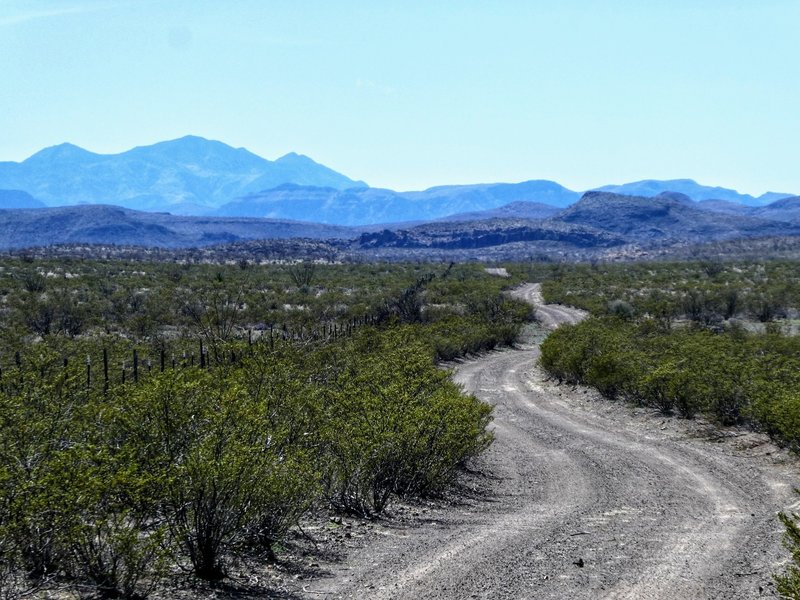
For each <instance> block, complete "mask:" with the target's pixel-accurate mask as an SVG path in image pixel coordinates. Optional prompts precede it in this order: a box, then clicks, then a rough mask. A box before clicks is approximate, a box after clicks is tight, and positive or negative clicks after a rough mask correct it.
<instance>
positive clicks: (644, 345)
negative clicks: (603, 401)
mask: <svg viewBox="0 0 800 600" xmlns="http://www.w3.org/2000/svg"><path fill="white" fill-rule="evenodd" d="M541 363H542V365H543V366H544V368H545V369H546V370H547V371H548V373H550V375H552V376H553V377H555V378H556V379H558V380H559V381H564V382H568V383H583V384H587V385H591V386H594V387H596V388H597V389H598V390H599V391H600V392H601V393H603V394H604V395H605V396H607V397H609V398H621V399H624V400H627V401H631V402H635V403H639V404H642V405H648V406H653V407H655V408H657V409H659V410H660V411H662V412H663V413H665V414H669V413H673V412H676V413H678V414H680V415H681V416H684V417H688V418H691V417H692V416H694V415H695V414H697V413H704V414H707V415H710V416H711V417H712V418H715V419H716V420H718V421H719V422H720V423H722V424H725V425H731V424H735V423H745V422H746V423H750V424H752V425H754V426H755V427H757V428H760V429H762V430H765V431H767V432H768V433H770V434H772V435H773V436H775V437H776V438H777V439H778V440H781V441H783V442H784V443H786V444H789V445H791V446H793V447H795V448H797V447H800V396H798V394H797V393H796V391H795V390H796V389H797V386H798V384H800V339H798V338H792V337H783V336H781V335H779V334H748V333H746V332H744V331H741V330H739V329H733V330H730V331H726V332H723V333H714V332H711V331H709V330H706V329H699V328H683V329H674V330H668V331H665V330H663V329H662V328H660V327H659V326H658V325H657V323H655V322H654V321H652V320H649V319H645V320H643V321H641V322H639V323H635V322H630V321H626V320H622V319H619V318H613V317H602V318H597V317H594V318H590V319H587V320H586V321H584V322H582V323H580V324H577V325H572V326H563V327H560V328H559V329H557V330H556V331H555V332H553V333H552V334H551V335H550V336H549V337H548V338H547V339H546V340H545V341H544V343H543V344H542V355H541Z"/></svg>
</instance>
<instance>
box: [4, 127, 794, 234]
mask: <svg viewBox="0 0 800 600" xmlns="http://www.w3.org/2000/svg"><path fill="white" fill-rule="evenodd" d="M0 190H17V191H18V192H15V194H16V195H14V196H9V195H8V193H6V196H3V195H0V208H28V207H30V208H33V207H35V206H39V205H40V203H43V204H45V205H48V206H65V205H67V206H69V205H77V204H109V205H117V206H123V207H127V208H131V209H136V210H147V211H156V212H158V211H161V212H164V211H167V212H171V213H173V214H180V215H214V216H219V217H233V216H236V217H265V218H273V219H289V220H303V221H310V222H318V223H328V224H336V225H371V224H375V223H397V222H401V221H411V222H420V221H431V220H436V219H442V218H451V217H452V218H455V219H457V220H473V219H476V218H477V219H481V218H493V217H502V218H546V217H548V216H552V215H553V214H555V212H556V211H557V209H560V208H565V207H567V206H570V205H572V204H574V203H576V202H577V201H578V200H579V199H580V197H581V193H580V192H577V191H573V190H570V189H567V188H565V187H564V186H562V185H560V184H558V183H556V182H553V181H546V180H531V181H525V182H522V183H489V184H477V185H451V186H439V187H433V188H429V189H427V190H423V191H410V192H409V191H406V192H398V191H393V190H388V189H380V188H369V187H367V186H366V184H365V183H363V182H361V181H356V180H353V179H350V178H349V177H347V176H345V175H342V174H341V173H337V172H336V171H334V170H332V169H330V168H328V167H326V166H324V165H321V164H319V163H316V162H314V161H313V160H312V159H310V158H308V157H306V156H302V155H299V154H294V153H290V154H287V155H286V156H283V157H281V158H279V159H277V160H275V161H270V160H266V159H264V158H261V157H260V156H257V155H255V154H253V153H252V152H249V151H248V150H245V149H244V148H238V149H237V148H233V147H231V146H228V145H226V144H224V143H222V142H218V141H213V140H207V139H204V138H201V137H197V136H186V137H183V138H180V139H177V140H171V141H166V142H159V143H156V144H153V145H150V146H141V147H138V148H133V149H132V150H128V151H127V152H122V153H120V154H108V155H107V154H96V153H93V152H90V151H88V150H84V149H82V148H79V147H78V146H74V145H72V144H61V145H59V146H53V147H51V148H45V149H44V150H41V151H40V152H37V153H36V154H34V155H33V156H31V157H30V158H28V159H27V160H24V161H22V162H20V163H16V162H0ZM599 191H605V192H611V193H615V194H623V195H631V196H637V197H656V196H659V195H661V194H673V195H675V194H683V195H684V196H685V198H686V201H687V202H692V201H693V202H695V203H699V204H698V205H697V206H696V208H700V209H703V210H707V211H712V212H715V213H724V214H738V215H746V216H758V217H761V218H765V219H771V220H785V219H786V218H789V217H788V216H789V215H791V214H794V213H793V212H792V210H793V209H787V208H776V209H774V210H773V209H769V207H771V206H772V204H770V203H771V202H774V201H776V200H780V199H783V198H786V197H789V196H792V194H779V193H773V192H768V193H766V194H763V195H762V196H759V197H757V198H756V197H753V196H750V195H748V194H740V193H739V192H737V191H735V190H731V189H727V188H722V187H709V186H705V185H701V184H698V183H697V182H695V181H693V180H691V179H674V180H666V181H660V180H644V181H637V182H632V183H626V184H622V185H609V186H604V187H602V188H599ZM21 193H25V194H28V195H29V196H26V197H23V196H21V195H19V194H21ZM0 194H2V192H0ZM675 197H677V196H675ZM4 198H5V201H4ZM534 204H535V205H536V206H534ZM544 205H546V206H548V207H550V208H549V209H548V208H543V206H544ZM762 208H763V209H769V210H765V212H764V213H763V214H756V213H755V212H754V211H756V210H761V209H762ZM751 209H752V210H751ZM787 211H788V212H787ZM453 215H458V216H457V217H453Z"/></svg>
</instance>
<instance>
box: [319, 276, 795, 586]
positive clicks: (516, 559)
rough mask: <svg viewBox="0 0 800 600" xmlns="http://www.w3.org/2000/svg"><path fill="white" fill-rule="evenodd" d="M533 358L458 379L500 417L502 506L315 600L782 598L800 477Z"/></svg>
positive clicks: (366, 556) (410, 534)
mask: <svg viewBox="0 0 800 600" xmlns="http://www.w3.org/2000/svg"><path fill="white" fill-rule="evenodd" d="M515 295H516V296H517V297H521V298H524V299H526V300H527V301H529V302H532V303H534V304H536V305H537V317H538V318H539V320H540V322H542V323H543V324H545V325H546V326H548V327H555V326H557V325H558V324H560V323H565V322H567V323H572V322H576V321H578V320H580V319H581V318H583V316H584V313H582V312H580V311H576V310H575V309H570V308H567V307H561V306H548V305H543V304H542V301H541V292H540V289H539V286H538V285H528V286H524V287H523V288H520V289H519V290H517V291H516V292H515ZM537 357H538V348H537V347H535V346H530V347H525V348H521V349H518V350H511V351H505V352H496V353H491V354H488V355H485V356H482V357H480V358H477V359H475V360H471V361H467V362H464V363H462V364H460V365H459V366H458V368H457V369H456V373H455V379H456V381H458V382H459V383H461V384H462V385H464V387H465V389H466V390H467V391H469V392H471V393H474V394H475V395H477V396H478V397H480V398H481V399H483V400H485V401H487V402H490V403H491V404H493V405H494V406H495V420H494V430H495V435H496V440H495V443H494V444H493V445H492V447H491V448H490V449H489V451H488V452H487V454H486V457H485V461H486V468H487V469H488V471H490V472H491V473H492V474H493V476H494V477H495V478H496V481H495V484H494V485H493V489H492V492H493V494H494V496H493V498H491V501H484V502H481V503H478V504H477V505H474V506H467V507H466V508H459V507H453V508H451V509H449V510H442V511H441V512H440V514H437V515H434V516H433V517H432V518H431V519H430V520H429V521H428V522H425V523H423V525H422V526H420V527H416V528H411V529H408V530H406V531H401V532H400V533H399V534H397V535H391V536H385V538H384V539H380V540H377V541H375V542H373V543H370V544H369V545H368V546H366V547H364V548H362V549H360V550H357V551H355V552H354V553H353V554H352V555H351V556H349V557H348V559H347V561H346V563H345V564H342V565H339V566H338V567H333V576H332V578H330V579H328V580H321V581H320V582H319V583H318V585H315V586H314V587H315V589H316V590H317V591H316V592H314V594H315V595H313V596H309V597H316V598H320V597H324V598H415V599H416V598H419V599H449V598H498V599H504V598H619V599H622V598H642V599H651V598H653V599H654V598H670V599H679V598H753V597H758V596H759V595H762V594H763V595H772V589H773V588H772V587H771V581H770V576H771V573H772V572H773V571H774V570H775V569H776V568H777V561H779V560H780V559H781V558H782V556H783V551H782V550H781V548H780V526H779V525H778V523H777V522H776V520H775V518H774V515H775V513H776V512H777V511H778V510H781V509H784V508H786V507H787V506H788V505H789V504H790V503H792V502H793V501H794V498H793V497H792V491H791V490H792V485H793V482H794V481H796V472H795V471H794V470H793V469H792V468H789V467H786V466H782V465H777V464H773V463H774V462H775V461H774V460H772V459H769V458H766V457H756V456H752V455H748V454H746V453H737V452H733V451H730V449H728V448H727V447H722V446H720V445H715V444H711V443H709V442H708V441H704V440H699V439H694V438H690V437H687V436H686V435H682V434H680V432H679V433H678V434H675V433H674V432H672V433H670V432H667V433H665V432H663V431H662V430H661V429H659V428H658V427H654V423H656V422H655V421H653V420H652V419H651V418H650V419H647V418H645V419H642V418H639V419H635V418H632V417H630V415H628V414H626V410H627V409H626V408H625V407H622V406H619V405H609V404H608V403H603V402H602V401H599V400H598V401H590V402H587V398H595V395H594V394H593V392H591V391H589V390H585V389H582V388H574V389H573V388H569V387H566V386H557V385H555V384H553V383H551V382H548V381H547V380H546V378H545V377H544V374H543V373H542V372H541V370H540V369H539V368H538V367H537V366H536V365H535V363H536V358H537ZM601 409H602V410H601ZM678 429H680V426H679V427H678Z"/></svg>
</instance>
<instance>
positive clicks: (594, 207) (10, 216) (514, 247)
mask: <svg viewBox="0 0 800 600" xmlns="http://www.w3.org/2000/svg"><path fill="white" fill-rule="evenodd" d="M525 204H528V203H521V205H525ZM702 204H703V203H697V202H694V201H692V200H689V199H688V198H687V197H686V196H684V195H682V194H677V193H668V194H661V195H659V196H658V197H655V198H645V197H641V196H625V195H620V194H612V193H609V192H587V193H586V194H584V195H583V197H582V198H581V199H580V200H579V201H578V202H576V203H574V204H572V205H571V206H569V207H567V208H565V209H556V211H557V212H556V213H555V214H549V215H544V216H543V217H542V218H530V217H516V216H514V215H513V213H514V210H512V209H515V207H518V206H519V205H520V203H517V204H511V205H506V206H505V208H500V209H494V210H492V211H488V212H484V213H480V212H479V213H474V214H473V216H472V218H470V217H469V215H460V216H459V217H457V218H455V219H452V220H439V221H430V222H427V223H422V224H419V225H416V226H405V227H404V226H402V225H394V226H391V227H384V226H374V227H369V226H362V227H345V226H340V225H326V224H314V223H309V222H301V221H287V220H276V219H262V218H245V217H218V216H209V217H192V216H179V215H171V214H168V213H154V212H141V211H134V210H130V209H125V208H120V207H115V206H104V205H89V206H70V207H60V208H38V209H7V210H0V248H5V249H8V248H24V247H33V246H48V245H54V244H70V243H83V244H101V245H117V246H119V245H136V246H152V247H161V248H188V247H205V246H212V245H219V244H229V243H233V242H239V241H245V240H264V239H278V240H281V239H289V238H305V239H315V240H329V243H330V244H333V246H335V247H336V248H339V249H343V250H342V251H346V252H355V253H357V254H358V255H359V256H361V257H372V258H376V257H380V258H391V259H394V258H402V259H417V258H431V257H435V258H444V257H449V259H456V258H465V257H466V258H482V257H487V256H504V257H506V258H511V257H516V258H520V257H526V256H532V255H550V256H559V257H567V258H569V257H583V258H585V257H587V256H594V255H598V254H602V253H604V252H611V251H617V250H615V249H622V250H619V252H627V251H626V250H624V249H626V248H628V249H634V250H635V249H639V250H642V249H645V250H646V249H655V248H666V247H680V246H686V245H688V244H697V243H706V242H712V241H725V240H733V239H744V238H756V237H766V236H800V197H793V198H787V199H783V200H780V201H778V202H776V203H773V204H771V205H769V206H767V207H763V208H751V209H748V210H751V211H754V212H755V213H757V214H755V215H750V214H746V215H744V214H729V213H721V212H712V211H710V210H707V209H703V208H699V207H700V206H702ZM531 205H532V206H533V207H537V206H539V205H536V204H532V203H531ZM516 210H519V211H522V212H524V211H525V210H526V209H525V208H516ZM535 210H536V209H535V208H534V212H535ZM773 213H775V214H778V215H781V219H769V218H764V217H763V216H761V215H764V214H768V215H771V216H774V214H773ZM486 215H489V216H488V217H487V216H486Z"/></svg>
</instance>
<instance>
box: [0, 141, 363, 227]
mask: <svg viewBox="0 0 800 600" xmlns="http://www.w3.org/2000/svg"><path fill="white" fill-rule="evenodd" d="M287 182H290V183H295V184H299V185H313V186H322V187H331V188H350V187H364V186H365V185H366V184H364V183H363V182H360V181H353V180H352V179H349V178H348V177H345V176H344V175H341V174H340V173H337V172H336V171H333V170H332V169H329V168H328V167H325V166H323V165H320V164H318V163H316V162H314V161H313V160H311V159H310V158H308V157H306V156H301V155H298V154H287V155H286V156H284V157H282V158H279V159H278V160H275V161H269V160H266V159H264V158H261V157H260V156H257V155H255V154H253V153H252V152H249V151H247V150H245V149H243V148H238V149H237V148H232V147H231V146H228V145H226V144H223V143H222V142H216V141H211V140H206V139H204V138H200V137H195V136H187V137H183V138H180V139H177V140H172V141H168V142H160V143H157V144H153V145H152V146H141V147H138V148H134V149H132V150H128V151H127V152H122V153H121V154H95V153H93V152H89V151H87V150H84V149H82V148H79V147H77V146H74V145H72V144H61V145H59V146H53V147H51V148H45V149H44V150H42V151H40V152H37V153H36V154H34V155H33V156H31V157H30V158H28V159H27V160H25V161H23V162H21V163H16V162H0V188H5V189H16V190H24V191H26V192H28V193H29V194H31V195H32V196H33V197H34V198H36V199H37V200H40V201H42V202H44V203H45V204H47V205H50V206H63V205H73V204H114V205H119V206H124V207H128V208H134V209H138V210H170V211H172V212H175V213H181V214H187V213H195V214H197V213H202V212H208V211H210V210H213V209H215V208H217V207H219V206H221V205H222V204H224V203H226V202H229V201H230V200H232V199H233V198H236V197H239V196H242V195H245V194H248V193H250V192H256V191H259V190H263V189H268V188H274V187H276V186H279V185H281V184H284V183H287Z"/></svg>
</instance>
